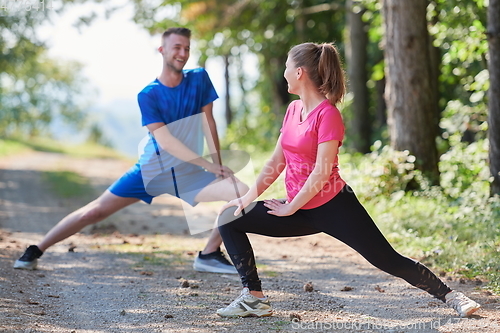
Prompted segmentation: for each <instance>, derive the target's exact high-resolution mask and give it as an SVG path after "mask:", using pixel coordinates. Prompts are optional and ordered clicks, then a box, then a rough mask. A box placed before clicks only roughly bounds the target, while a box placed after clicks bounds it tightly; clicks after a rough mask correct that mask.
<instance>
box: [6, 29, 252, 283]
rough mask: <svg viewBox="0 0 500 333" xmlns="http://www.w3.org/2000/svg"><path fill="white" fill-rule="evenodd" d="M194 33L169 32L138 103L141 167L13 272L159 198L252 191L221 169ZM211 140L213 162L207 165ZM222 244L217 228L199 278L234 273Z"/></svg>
mask: <svg viewBox="0 0 500 333" xmlns="http://www.w3.org/2000/svg"><path fill="white" fill-rule="evenodd" d="M190 38H191V31H190V30H189V29H186V28H170V29H168V30H166V31H165V32H164V33H163V36H162V45H161V46H160V47H159V48H158V51H159V52H160V53H161V54H162V58H163V70H162V72H161V74H160V76H158V78H157V79H156V80H154V81H153V82H152V83H150V84H149V85H148V86H146V87H145V88H144V89H143V90H142V91H141V92H140V93H139V95H138V102H139V106H140V109H141V115H142V124H143V126H146V127H147V128H148V130H149V135H148V138H147V142H146V143H145V145H144V147H143V153H142V154H141V157H140V158H139V161H138V163H137V164H136V165H134V166H133V167H132V168H130V169H129V170H128V171H127V172H126V173H125V174H124V175H123V176H122V177H121V178H120V179H118V180H117V181H116V182H115V183H114V184H113V185H111V186H110V187H109V188H108V189H107V190H106V191H105V192H104V193H103V194H102V195H101V196H100V197H99V198H97V199H96V200H94V201H92V202H90V203H89V204H87V205H86V206H84V207H82V208H80V209H78V210H76V211H74V212H73V213H71V214H69V215H68V216H66V217H65V218H63V219H62V220H61V221H60V222H59V223H58V224H57V225H56V226H54V227H53V228H52V229H51V230H50V231H49V232H48V233H47V234H46V235H45V237H44V239H43V240H42V241H41V242H40V243H39V244H38V245H31V246H29V247H28V249H27V250H26V251H25V253H24V254H23V256H22V257H21V258H19V259H18V260H17V261H16V262H15V264H14V268H20V269H36V266H37V261H38V258H39V257H40V256H41V255H42V254H43V252H44V251H45V250H46V249H47V248H49V247H50V246H52V245H54V244H55V243H57V242H59V241H62V240H63V239H66V238H67V237H69V236H71V235H73V234H75V233H76V232H78V231H80V230H81V229H83V228H84V227H85V226H87V225H90V224H94V223H97V222H99V221H102V220H103V219H105V218H107V217H108V216H110V215H111V214H113V213H115V212H117V211H118V210H120V209H122V208H124V207H127V206H129V205H131V204H133V203H135V202H138V201H139V200H143V201H144V202H146V203H151V202H152V200H153V198H154V197H155V196H158V195H161V194H165V193H168V194H171V195H175V196H177V197H179V198H181V199H182V200H184V201H186V202H187V203H189V204H191V205H192V206H194V205H196V204H197V203H198V202H209V201H221V200H225V201H230V200H232V199H235V198H237V197H239V196H241V195H243V194H244V193H246V192H247V191H248V187H247V186H246V185H245V184H243V183H242V182H240V181H239V180H238V179H236V178H235V177H234V176H233V172H232V171H231V170H230V169H229V168H227V167H226V166H223V165H222V163H221V159H220V145H219V139H218V135H217V128H216V124H215V120H214V117H213V113H212V107H213V101H214V100H215V99H217V98H218V96H217V93H216V92H215V89H214V87H213V85H212V82H211V81H210V78H209V77H208V74H207V72H206V71H205V70H204V69H203V68H197V69H192V70H184V66H185V65H186V62H187V60H188V58H189V54H190ZM204 138H205V139H206V143H207V146H208V148H209V150H210V152H211V156H212V162H211V161H209V160H207V159H205V158H203V157H202V152H203V144H204V140H203V139H204ZM221 243H222V238H221V237H220V235H219V232H218V229H217V228H214V229H213V230H212V233H211V235H210V237H209V239H208V242H207V244H206V246H205V248H204V250H203V251H201V252H199V254H198V256H197V258H196V259H195V261H194V264H193V267H194V269H195V270H198V271H204V272H214V273H234V274H236V273H237V272H236V270H235V269H234V267H233V266H232V265H231V263H230V262H229V261H228V260H227V259H226V258H225V257H224V255H223V254H222V252H221V251H220V245H221Z"/></svg>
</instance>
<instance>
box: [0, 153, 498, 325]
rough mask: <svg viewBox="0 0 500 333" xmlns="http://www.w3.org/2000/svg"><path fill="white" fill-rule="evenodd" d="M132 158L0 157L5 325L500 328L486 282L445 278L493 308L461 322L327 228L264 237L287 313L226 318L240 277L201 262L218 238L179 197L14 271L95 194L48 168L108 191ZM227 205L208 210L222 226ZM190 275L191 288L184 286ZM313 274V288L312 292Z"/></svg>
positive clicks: (264, 271) (0, 282) (262, 249)
mask: <svg viewBox="0 0 500 333" xmlns="http://www.w3.org/2000/svg"><path fill="white" fill-rule="evenodd" d="M129 166H130V164H129V163H127V162H123V161H115V160H81V159H74V158H68V157H66V156H63V155H59V154H50V153H29V154H25V155H21V156H15V157H10V158H4V159H0V332H58V333H59V332H68V333H69V332H75V333H83V332H85V333H94V332H95V333H97V332H130V333H132V332H207V333H208V332H245V333H248V332H277V331H278V332H330V331H331V332H333V331H337V332H474V333H476V332H500V314H499V310H500V298H499V297H497V296H494V295H491V294H488V292H486V291H484V290H481V289H480V287H481V286H480V285H478V284H477V283H478V282H477V281H464V280H462V283H460V281H459V279H458V278H455V277H448V276H444V277H443V279H446V280H447V282H448V283H449V284H450V285H451V286H452V287H453V288H457V289H460V290H462V291H464V292H465V293H466V294H467V295H469V296H471V297H473V298H474V299H476V300H478V301H479V302H481V303H482V305H483V308H482V309H481V310H480V311H478V312H477V315H475V316H474V317H473V318H471V319H459V318H457V317H456V315H455V313H454V311H453V310H451V309H449V308H447V307H446V306H444V305H443V304H442V303H441V302H437V301H435V300H434V299H433V298H431V297H430V296H429V295H427V294H426V293H424V292H422V291H421V290H419V289H416V288H413V287H411V286H410V285H408V284H407V283H406V282H404V281H402V280H400V279H396V278H393V277H391V276H389V275H387V274H385V273H383V272H381V271H379V270H377V269H376V268H373V267H372V266H370V265H369V264H368V263H367V262H366V261H365V260H364V259H363V258H361V257H360V256H359V255H358V254H357V253H355V252H353V251H352V250H351V249H349V248H347V247H346V246H344V245H343V244H341V243H339V242H337V241H335V240H332V239H331V238H330V237H327V236H326V235H315V236H307V237H301V238H293V239H292V238H285V239H271V238H265V237H260V236H252V237H251V238H252V243H253V244H254V248H255V252H256V255H257V261H258V264H259V269H260V271H261V275H262V276H261V278H262V280H263V286H264V288H265V289H266V290H267V292H266V293H267V294H268V295H269V296H270V297H271V300H272V303H273V306H274V307H275V309H276V310H275V314H274V315H273V316H272V317H268V318H244V319H225V318H220V317H218V316H217V315H216V314H215V311H216V309H218V308H219V307H221V306H223V305H225V304H228V303H229V302H231V301H232V300H233V299H234V298H235V297H236V296H237V294H238V293H239V289H240V287H239V281H238V278H237V277H236V276H230V275H218V274H202V273H198V272H195V271H193V270H192V269H191V264H192V260H193V258H194V255H195V253H196V251H198V250H200V249H201V248H202V247H203V245H204V241H205V239H204V237H205V236H206V234H198V235H194V236H192V235H189V229H188V226H187V224H186V221H185V218H184V217H183V210H182V207H181V205H180V204H179V202H177V201H176V199H172V198H160V199H159V200H157V202H155V204H153V205H152V206H148V205H145V204H141V203H139V204H135V205H133V206H130V207H128V208H126V209H125V210H123V211H122V212H120V213H118V214H116V215H115V216H113V217H111V218H110V219H108V220H107V221H104V222H102V223H101V224H100V225H98V226H100V227H99V228H97V229H95V230H92V229H91V228H87V230H84V231H83V232H82V233H79V234H77V235H75V236H73V237H71V238H69V239H67V240H65V241H63V242H61V243H59V244H57V245H56V246H54V247H52V248H51V249H50V250H49V251H47V252H46V253H45V254H44V256H43V257H42V259H41V260H40V263H39V270H37V271H19V270H14V269H12V268H11V267H12V263H13V261H14V260H15V259H16V258H17V257H18V256H19V255H20V254H21V253H22V251H23V250H24V248H25V247H26V246H27V245H29V244H31V243H34V242H36V241H38V240H39V239H41V237H42V236H43V234H44V233H45V232H47V231H48V230H49V229H50V228H51V227H52V226H53V225H54V224H55V223H56V222H57V221H58V220H59V219H60V218H62V217H63V216H64V215H66V214H67V213H69V212H70V211H72V210H73V209H74V208H77V207H79V206H80V205H82V204H84V203H85V202H86V201H88V200H90V199H91V197H89V198H84V199H73V200H68V199H60V198H57V197H55V196H54V195H53V194H52V193H51V191H50V189H48V188H47V184H46V183H45V182H44V181H43V180H42V177H41V171H43V170H61V169H62V170H71V171H75V172H78V173H80V174H82V175H84V176H86V177H89V179H90V180H91V182H92V184H93V186H94V187H95V189H96V194H98V193H100V192H102V191H103V190H104V189H105V188H106V187H107V186H108V185H109V184H110V183H111V182H113V181H114V180H115V179H116V178H117V177H118V176H119V175H121V174H122V173H123V171H125V170H126V169H127V168H128V167H129ZM82 200H83V201H82ZM216 207H217V206H206V207H205V208H204V212H203V213H204V214H203V215H200V216H199V217H198V218H200V219H203V220H204V221H207V222H208V223H211V221H213V219H214V218H215V211H216ZM113 231H114V233H112V234H110V232H113ZM106 232H107V233H108V235H103V234H104V233H106ZM75 246H76V248H75ZM131 249H132V250H131ZM165 249H168V251H166V250H165ZM68 250H72V251H71V252H69V251H68ZM131 251H133V252H137V253H131ZM185 280H187V281H188V283H189V285H190V287H188V288H182V287H181V283H182V282H183V281H185ZM307 282H312V285H313V287H314V291H313V292H305V291H304V289H303V286H304V284H305V283H307ZM293 316H294V317H299V318H300V319H301V320H300V321H299V322H292V321H291V317H293Z"/></svg>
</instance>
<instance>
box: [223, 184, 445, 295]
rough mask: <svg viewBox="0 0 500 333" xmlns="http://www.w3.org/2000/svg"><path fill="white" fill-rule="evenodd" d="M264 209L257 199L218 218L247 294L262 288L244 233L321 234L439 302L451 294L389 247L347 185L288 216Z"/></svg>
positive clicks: (420, 268)
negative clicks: (248, 206)
mask: <svg viewBox="0 0 500 333" xmlns="http://www.w3.org/2000/svg"><path fill="white" fill-rule="evenodd" d="M268 210H269V209H268V208H267V207H265V206H264V204H263V202H262V201H259V202H257V203H256V205H255V207H254V208H253V209H251V210H249V211H247V212H246V213H245V214H243V215H239V216H238V217H235V216H234V211H235V207H231V208H228V209H226V210H225V211H224V212H223V213H222V214H221V215H220V217H219V231H220V234H221V236H222V238H223V240H224V245H225V247H226V250H227V252H228V254H229V256H230V257H231V260H232V261H233V263H234V265H235V267H236V269H237V270H238V273H239V275H240V277H241V281H242V283H243V286H244V287H248V288H249V289H250V290H255V291H261V290H262V288H261V282H260V280H259V277H258V274H257V268H256V267H255V258H254V255H253V250H252V246H251V244H250V241H249V239H248V236H247V233H253V234H258V235H265V236H271V237H294V236H305V235H312V234H317V233H320V232H324V233H326V234H328V235H330V236H332V237H335V238H337V239H338V240H340V241H342V242H344V243H345V244H347V245H348V246H350V247H351V248H353V249H354V250H356V251H357V252H358V253H359V254H361V255H362V256H363V257H364V258H365V259H366V260H368V261H369V262H370V263H371V264H372V265H374V266H375V267H377V268H379V269H381V270H383V271H385V272H387V273H389V274H392V275H394V276H397V277H400V278H403V279H404V280H406V281H407V282H408V283H410V284H411V285H413V286H415V287H418V288H420V289H423V290H425V291H427V292H428V293H430V294H431V295H433V296H434V297H436V298H438V299H440V300H442V301H445V298H444V296H445V295H446V294H447V293H449V292H450V291H451V289H450V288H449V287H448V286H447V285H446V284H444V283H443V282H442V281H441V280H440V279H439V278H438V277H437V276H436V275H435V274H434V273H432V272H431V271H430V270H429V269H428V268H427V267H425V266H424V265H422V264H421V263H419V262H418V261H415V260H413V259H410V258H407V257H404V256H402V255H401V254H399V253H397V252H396V251H395V250H394V249H393V248H392V246H391V245H390V244H389V242H387V240H386V239H385V237H384V236H383V235H382V233H381V232H380V230H379V229H378V228H377V226H376V225H375V223H374V222H373V220H372V219H371V217H370V216H369V215H368V213H367V212H366V210H365V209H364V207H363V206H362V205H361V204H360V203H359V201H358V199H357V198H356V195H355V194H354V193H353V191H352V189H351V188H350V187H349V186H348V185H346V186H345V187H344V188H343V189H342V191H341V192H340V193H339V194H337V195H336V196H335V197H334V198H333V199H332V200H330V201H329V202H327V203H326V204H324V205H322V206H320V207H317V208H314V209H300V210H298V211H297V212H296V213H295V214H293V215H290V216H286V217H278V216H275V215H271V214H268V213H267V211H268Z"/></svg>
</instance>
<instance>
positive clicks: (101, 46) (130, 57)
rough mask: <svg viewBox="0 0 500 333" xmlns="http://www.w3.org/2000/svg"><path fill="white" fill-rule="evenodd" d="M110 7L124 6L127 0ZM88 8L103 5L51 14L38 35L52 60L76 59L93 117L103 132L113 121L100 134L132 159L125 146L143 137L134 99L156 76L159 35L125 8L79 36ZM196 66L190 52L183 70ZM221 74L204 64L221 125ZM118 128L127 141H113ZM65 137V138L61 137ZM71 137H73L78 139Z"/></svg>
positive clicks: (118, 0)
mask: <svg viewBox="0 0 500 333" xmlns="http://www.w3.org/2000/svg"><path fill="white" fill-rule="evenodd" d="M114 2H116V3H117V4H128V3H129V1H126V0H115V1H114ZM99 6H101V7H99ZM92 8H97V9H101V8H102V5H97V4H86V5H79V6H73V7H71V8H70V7H68V8H67V9H66V10H65V11H64V12H63V13H62V14H57V13H55V12H54V13H52V14H53V15H52V17H53V19H52V20H51V21H52V23H51V24H47V25H46V26H44V27H42V28H41V29H40V30H39V31H38V33H39V36H40V37H41V38H42V39H43V40H45V41H46V43H47V44H48V46H49V48H48V49H49V55H50V56H51V57H53V58H56V59H66V60H76V61H78V62H80V63H82V64H83V65H84V68H83V73H82V74H83V76H84V77H86V78H87V80H88V81H89V86H90V87H92V88H95V89H97V91H98V95H97V96H96V98H95V99H94V100H93V103H92V104H93V107H92V117H94V118H95V120H96V121H97V122H98V123H99V124H100V125H101V127H104V128H106V127H108V125H109V124H110V122H116V123H114V124H113V127H114V129H112V128H110V129H109V131H106V129H105V133H106V134H108V136H111V138H110V140H111V141H112V142H113V144H114V145H115V147H116V148H117V149H119V150H121V151H124V152H125V153H127V154H128V155H132V154H134V153H135V151H136V150H137V148H136V147H130V145H131V144H132V142H136V141H137V142H138V141H139V140H140V139H141V138H142V137H143V136H144V134H145V131H144V129H141V128H140V127H141V126H140V111H139V108H138V106H137V101H136V98H137V94H138V93H139V91H141V90H142V88H144V87H145V86H146V85H147V84H148V83H149V82H151V81H153V80H154V79H155V78H156V76H157V75H159V74H160V72H161V55H160V54H159V53H158V50H157V48H158V46H159V45H160V35H158V36H151V35H150V34H149V33H148V32H147V31H146V30H145V29H143V28H142V27H140V26H139V25H137V24H135V23H134V22H132V20H131V18H132V14H133V7H132V6H131V5H125V6H124V8H122V9H121V10H118V11H117V12H115V13H114V14H113V15H112V16H111V18H109V19H107V20H106V19H97V20H96V21H95V22H93V23H92V24H91V25H90V26H89V27H82V28H81V29H80V31H78V29H77V28H75V27H74V23H75V22H76V21H77V19H78V17H79V16H81V15H82V14H85V13H88V12H89V10H90V9H92ZM196 61H197V59H195V57H193V53H192V54H191V58H190V60H189V62H188V63H187V65H186V67H185V68H194V67H197V63H196ZM220 70H221V67H220V65H219V64H218V62H217V61H211V62H207V71H208V73H209V75H210V77H211V79H212V81H213V83H214V86H215V89H216V91H217V93H218V94H219V96H220V97H221V98H219V100H217V101H216V102H215V103H214V113H215V115H216V120H217V121H218V122H219V123H223V111H222V110H223V105H222V101H223V98H222V97H223V94H224V82H223V75H221V73H220ZM132 123H133V124H136V128H134V127H131V126H132V125H131V124H132ZM115 125H116V126H115ZM116 127H117V128H116ZM120 129H125V130H127V132H128V136H130V137H132V138H131V139H130V140H126V141H127V142H123V141H124V140H118V142H115V141H117V140H116V139H115V137H116V136H117V135H119V132H120ZM136 130H137V132H136ZM113 131H114V132H113ZM110 132H111V133H110ZM64 135H66V136H67V135H68V134H67V133H66V132H65V134H64ZM72 137H73V138H78V135H74V136H72ZM68 139H70V140H71V139H72V138H68ZM132 145H133V144H132Z"/></svg>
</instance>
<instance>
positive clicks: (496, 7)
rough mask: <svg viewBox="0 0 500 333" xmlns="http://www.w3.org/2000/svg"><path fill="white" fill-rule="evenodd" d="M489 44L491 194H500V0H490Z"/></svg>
mask: <svg viewBox="0 0 500 333" xmlns="http://www.w3.org/2000/svg"><path fill="white" fill-rule="evenodd" d="M488 45H489V63H488V70H489V73H490V90H489V96H488V101H489V102H488V103H489V105H488V109H489V113H488V137H489V143H490V152H489V156H490V171H491V175H492V176H493V182H492V183H491V194H492V195H493V194H500V0H490V3H489V7H488Z"/></svg>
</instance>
